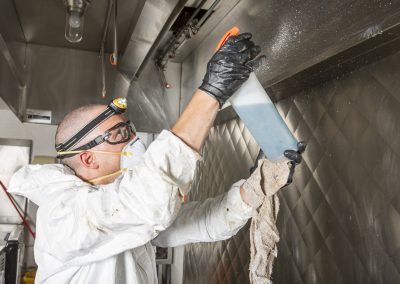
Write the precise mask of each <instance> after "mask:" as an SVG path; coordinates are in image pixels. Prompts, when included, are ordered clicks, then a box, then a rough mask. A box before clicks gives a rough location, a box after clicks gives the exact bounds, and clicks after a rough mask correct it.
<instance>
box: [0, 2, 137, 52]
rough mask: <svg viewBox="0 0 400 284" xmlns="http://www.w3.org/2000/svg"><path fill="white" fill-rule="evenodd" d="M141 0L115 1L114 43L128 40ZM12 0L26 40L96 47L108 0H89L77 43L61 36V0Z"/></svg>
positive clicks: (63, 12)
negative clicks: (115, 33) (79, 40)
mask: <svg viewBox="0 0 400 284" xmlns="http://www.w3.org/2000/svg"><path fill="white" fill-rule="evenodd" d="M3 1H6V2H9V0H2V2H3ZM144 2H145V0H137V1H132V0H129V1H127V0H120V1H118V5H117V7H118V20H117V23H118V46H123V45H124V44H125V43H126V41H127V40H129V38H130V35H131V32H132V28H133V26H134V24H135V20H136V19H137V17H138V16H139V15H140V11H141V6H142V5H143V3H144ZM14 3H15V8H16V12H17V15H18V18H19V20H20V23H21V26H22V30H23V33H24V36H25V39H26V42H28V43H33V44H38V45H47V46H53V47H64V48H73V49H83V50H87V51H99V50H100V44H101V39H102V33H103V28H104V19H105V18H106V14H107V5H108V0H93V1H91V4H90V5H89V6H88V7H87V9H86V12H85V21H84V34H83V39H82V41H81V42H79V43H70V42H68V41H67V40H66V39H65V37H64V30H65V7H64V5H63V1H62V0H14ZM138 12H139V13H138ZM3 13H4V12H3V11H2V12H1V15H3ZM2 30H3V28H2ZM106 51H107V52H112V42H111V37H108V40H107V41H106Z"/></svg>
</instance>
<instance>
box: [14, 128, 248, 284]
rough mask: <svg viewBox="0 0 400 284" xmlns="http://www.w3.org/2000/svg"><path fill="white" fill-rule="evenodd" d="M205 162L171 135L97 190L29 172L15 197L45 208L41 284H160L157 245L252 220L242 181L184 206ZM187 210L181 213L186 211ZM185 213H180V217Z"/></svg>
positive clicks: (219, 232)
mask: <svg viewBox="0 0 400 284" xmlns="http://www.w3.org/2000/svg"><path fill="white" fill-rule="evenodd" d="M198 159H199V155H198V154H197V153H196V152H195V151H194V150H192V149H191V148H190V147H188V146H187V145H186V144H185V143H183V142H182V141H181V140H180V139H179V138H177V137H176V136H174V135H173V134H172V133H171V132H169V131H163V132H162V133H161V134H160V135H159V137H158V138H157V139H156V140H155V141H154V142H153V143H152V144H151V145H150V147H149V149H148V150H147V152H146V153H145V154H144V156H143V161H142V162H141V163H140V164H138V165H137V166H136V167H135V168H134V169H132V170H130V171H128V172H126V173H124V174H122V175H121V176H120V177H119V178H117V179H116V180H115V181H114V182H113V183H111V184H107V185H97V186H93V185H91V184H89V183H86V182H84V181H82V180H81V179H79V178H78V177H77V176H75V175H74V174H73V173H72V172H71V171H70V170H68V168H67V167H64V166H63V165H29V166H26V167H23V168H21V169H20V170H19V171H18V172H17V173H16V174H15V175H14V176H13V178H12V180H11V182H10V192H11V193H14V194H18V195H23V196H26V197H27V198H29V199H30V200H31V201H32V202H34V203H36V204H37V205H38V206H39V209H38V212H37V221H36V222H37V224H36V236H37V237H36V240H35V247H34V253H35V261H36V263H37V265H38V271H37V275H36V279H35V281H36V283H57V284H59V283H79V284H81V283H128V284H133V283H141V284H142V283H151V284H156V283H157V274H156V264H155V252H154V248H153V245H157V246H162V247H168V246H169V247H173V246H178V245H183V244H187V243H192V242H210V241H218V240H223V239H227V238H229V237H231V236H233V235H234V234H236V232H237V231H238V230H239V229H240V228H241V227H242V226H243V225H244V224H245V223H246V222H247V220H248V219H249V218H250V217H251V213H252V209H251V207H249V206H248V205H246V204H245V203H244V202H243V201H242V199H241V197H240V192H239V190H240V186H241V184H242V183H243V181H239V182H237V183H236V184H234V185H233V186H232V188H231V189H230V191H229V192H228V193H227V194H225V195H222V196H219V197H216V198H213V199H208V200H206V201H205V202H203V203H196V202H189V203H187V204H185V205H183V206H181V204H180V199H179V192H180V194H186V193H187V191H188V189H189V188H190V184H191V182H192V180H193V177H194V173H195V168H196V163H197V161H198ZM180 207H182V208H180ZM179 209H180V210H179Z"/></svg>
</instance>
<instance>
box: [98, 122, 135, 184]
mask: <svg viewBox="0 0 400 284" xmlns="http://www.w3.org/2000/svg"><path fill="white" fill-rule="evenodd" d="M120 122H126V119H124V117H123V116H122V115H114V116H112V117H110V118H109V119H107V120H106V121H104V122H103V123H102V124H100V125H99V126H98V127H97V128H96V129H95V130H93V132H92V133H91V136H94V137H96V136H98V135H102V134H103V133H104V132H106V131H107V130H108V129H110V128H111V127H113V126H115V125H116V124H118V123H120ZM134 138H135V136H134V135H132V137H131V139H130V140H129V141H126V142H124V143H120V144H115V145H112V144H109V143H107V142H103V143H101V144H100V145H98V146H96V147H94V148H93V150H98V151H106V152H121V151H122V150H123V148H124V147H125V146H126V145H127V144H128V143H129V142H130V141H132V140H133V139H134ZM93 154H94V155H95V157H96V161H97V163H98V169H97V173H96V174H97V177H101V176H105V175H108V174H111V173H114V172H116V171H119V170H120V160H121V155H112V154H102V153H93ZM116 177H118V175H115V176H111V177H109V178H105V179H102V180H100V181H99V184H107V183H110V182H112V181H114V180H115V178H116Z"/></svg>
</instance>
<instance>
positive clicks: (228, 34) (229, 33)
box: [215, 27, 240, 52]
mask: <svg viewBox="0 0 400 284" xmlns="http://www.w3.org/2000/svg"><path fill="white" fill-rule="evenodd" d="M239 32H240V30H239V28H238V27H233V28H231V29H230V30H229V31H227V32H226V33H225V34H224V36H223V37H222V38H221V39H220V41H219V43H218V45H217V48H216V49H215V52H217V51H218V50H219V49H220V48H221V46H223V45H224V43H225V42H226V41H227V40H228V38H230V37H231V36H236V35H238V34H239Z"/></svg>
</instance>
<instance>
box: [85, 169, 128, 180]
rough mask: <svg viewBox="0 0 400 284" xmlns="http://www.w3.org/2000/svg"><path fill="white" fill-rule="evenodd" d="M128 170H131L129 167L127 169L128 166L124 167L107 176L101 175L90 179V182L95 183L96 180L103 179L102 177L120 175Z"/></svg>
mask: <svg viewBox="0 0 400 284" xmlns="http://www.w3.org/2000/svg"><path fill="white" fill-rule="evenodd" d="M128 170H129V169H127V168H123V169H120V170H119V171H116V172H113V173H111V174H108V175H105V176H101V177H97V178H94V179H91V180H88V182H90V183H94V182H96V181H99V180H102V179H105V178H108V177H112V176H115V175H118V174H121V173H124V172H127V171H128Z"/></svg>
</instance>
